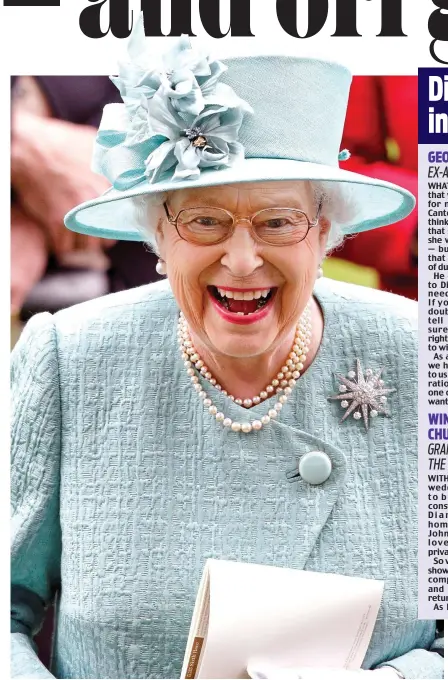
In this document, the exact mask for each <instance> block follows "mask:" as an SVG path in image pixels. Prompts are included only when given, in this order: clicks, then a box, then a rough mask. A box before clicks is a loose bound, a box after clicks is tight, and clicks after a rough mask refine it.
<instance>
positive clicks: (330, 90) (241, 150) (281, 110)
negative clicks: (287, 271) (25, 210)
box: [65, 14, 415, 240]
mask: <svg viewBox="0 0 448 680" xmlns="http://www.w3.org/2000/svg"><path fill="white" fill-rule="evenodd" d="M146 43H147V39H146V37H145V32H144V25H143V15H142V14H140V17H139V20H138V21H137V23H136V25H135V28H134V30H133V32H132V35H131V37H130V40H129V43H128V61H127V62H124V63H121V64H120V65H119V75H118V76H115V77H111V80H112V81H113V82H114V84H115V85H116V87H117V88H118V90H119V92H120V95H121V98H122V100H123V103H122V104H108V105H107V106H105V108H104V112H103V117H102V120H101V124H100V128H99V130H98V134H97V139H96V144H95V149H94V155H93V165H92V167H93V169H94V170H95V171H96V172H98V173H100V174H102V175H104V176H105V177H106V178H107V179H108V180H109V181H110V183H111V188H110V189H109V190H108V191H106V192H105V193H104V194H103V195H102V196H100V197H98V198H96V199H94V200H92V201H88V202H86V203H83V204H81V205H80V206H77V207H76V208H74V209H73V210H71V211H70V212H69V213H68V214H67V215H66V218H65V223H66V225H67V227H68V228H69V229H72V230H73V231H77V232H80V233H84V234H90V235H94V236H103V237H106V238H116V239H124V240H144V235H143V229H142V225H141V224H140V222H139V220H140V219H141V218H140V216H139V214H138V211H137V210H136V204H135V201H134V200H133V199H134V198H135V197H136V196H140V195H144V194H154V193H158V192H166V191H173V190H176V189H182V188H188V187H191V186H195V187H198V186H204V187H205V186H216V185H220V184H230V183H237V182H257V181H270V180H275V181H282V180H298V181H300V180H315V181H325V182H339V183H343V184H344V187H345V188H346V189H347V190H349V195H350V203H351V207H352V208H353V209H352V210H351V215H352V216H351V220H350V222H349V223H347V224H344V231H345V232H346V233H355V232H357V231H363V230H366V229H371V228H375V227H378V226H381V225H384V224H391V223H392V222H395V221H397V220H399V219H402V218H403V217H404V216H406V215H407V214H409V213H410V212H411V210H412V209H413V207H414V204H415V199H414V197H413V196H412V195H411V194H410V193H409V192H407V191H406V190H405V189H402V188H401V187H398V186H396V185H394V184H391V183H389V182H385V181H381V180H377V179H373V178H370V177H365V176H363V175H359V174H357V173H353V172H349V171H346V170H343V169H341V168H340V167H339V162H340V161H344V160H345V159H346V158H347V157H348V156H349V153H348V152H347V151H345V150H344V151H342V152H341V151H340V143H341V138H342V132H343V125H344V120H345V113H346V109H347V102H348V93H349V88H350V82H351V74H350V72H349V71H348V70H347V69H346V68H345V67H344V66H341V65H339V64H336V63H333V62H329V61H322V60H319V59H312V58H304V57H287V56H272V55H257V56H246V57H236V58H235V57H233V58H230V59H226V60H225V61H219V60H216V59H213V58H211V57H210V56H209V55H208V53H206V52H205V51H204V50H202V49H201V48H196V47H193V46H192V45H191V42H190V39H189V38H188V37H187V36H181V37H180V38H179V39H178V40H177V41H176V43H175V44H174V46H173V47H172V48H171V49H170V50H169V51H167V52H166V53H165V54H162V55H157V56H154V55H153V56H148V55H147V51H146Z"/></svg>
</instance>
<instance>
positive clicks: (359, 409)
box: [328, 359, 396, 430]
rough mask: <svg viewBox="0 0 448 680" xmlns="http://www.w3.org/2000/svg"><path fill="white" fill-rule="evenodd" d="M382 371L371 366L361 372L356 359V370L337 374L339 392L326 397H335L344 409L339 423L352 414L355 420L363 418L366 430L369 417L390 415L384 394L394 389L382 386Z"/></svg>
mask: <svg viewBox="0 0 448 680" xmlns="http://www.w3.org/2000/svg"><path fill="white" fill-rule="evenodd" d="M382 372H383V369H382V368H381V369H379V370H378V371H377V372H376V373H374V371H372V369H371V368H367V369H366V370H365V372H363V370H362V366H361V362H360V360H359V359H356V371H349V372H348V373H347V377H345V376H343V375H339V374H338V375H337V378H338V379H339V380H340V385H339V393H338V394H332V395H331V396H329V397H328V399H337V400H338V401H340V402H341V406H342V408H345V409H346V411H345V413H344V415H343V416H342V418H341V421H340V422H341V423H342V422H344V420H345V419H346V418H348V417H349V416H350V415H351V414H353V418H354V419H355V420H360V419H361V418H362V419H363V420H364V426H365V428H366V430H368V429H369V422H370V421H369V418H376V417H377V416H378V415H379V414H383V415H385V416H390V412H389V411H388V409H387V407H386V404H387V396H386V395H388V394H390V393H391V392H396V389H395V388H394V387H391V388H388V387H384V380H382V379H381V374H382Z"/></svg>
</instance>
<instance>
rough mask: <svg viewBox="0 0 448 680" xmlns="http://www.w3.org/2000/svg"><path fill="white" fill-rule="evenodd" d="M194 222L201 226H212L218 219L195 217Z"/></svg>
mask: <svg viewBox="0 0 448 680" xmlns="http://www.w3.org/2000/svg"><path fill="white" fill-rule="evenodd" d="M195 222H196V223H197V224H200V225H201V227H214V226H216V225H217V224H218V220H216V219H215V218H213V217H197V218H196V220H195Z"/></svg>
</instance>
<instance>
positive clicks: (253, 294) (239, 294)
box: [217, 288, 271, 300]
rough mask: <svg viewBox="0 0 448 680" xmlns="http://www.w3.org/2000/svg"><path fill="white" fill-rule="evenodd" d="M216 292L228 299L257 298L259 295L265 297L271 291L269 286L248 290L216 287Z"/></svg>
mask: <svg viewBox="0 0 448 680" xmlns="http://www.w3.org/2000/svg"><path fill="white" fill-rule="evenodd" d="M217 290H218V293H219V294H220V295H221V297H226V298H229V299H230V300H259V299H260V298H261V297H263V298H266V297H267V296H268V295H269V293H270V292H271V289H270V288H265V289H264V290H248V291H244V292H243V291H236V290H235V291H233V290H224V289H223V288H218V289H217Z"/></svg>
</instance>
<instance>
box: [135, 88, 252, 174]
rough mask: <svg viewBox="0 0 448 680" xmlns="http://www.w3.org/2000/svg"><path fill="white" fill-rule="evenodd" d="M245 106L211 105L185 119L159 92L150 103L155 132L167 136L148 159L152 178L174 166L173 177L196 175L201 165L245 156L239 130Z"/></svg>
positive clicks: (220, 163) (215, 164)
mask: <svg viewBox="0 0 448 680" xmlns="http://www.w3.org/2000/svg"><path fill="white" fill-rule="evenodd" d="M243 114H244V110H243V108H242V107H231V108H227V107H226V106H223V105H221V106H208V107H206V108H205V109H204V110H203V111H202V112H201V113H200V114H199V116H196V117H195V118H191V120H190V121H186V120H185V118H184V117H183V116H180V115H179V113H178V112H177V111H175V109H174V107H173V105H172V103H171V102H170V101H169V100H168V101H167V100H166V99H165V98H164V97H163V95H162V94H161V93H158V94H157V95H156V96H155V97H154V99H153V100H152V102H151V104H150V117H151V126H152V129H153V131H154V135H155V136H158V138H159V139H160V138H162V137H164V138H165V141H163V142H162V143H161V144H160V145H159V146H158V147H157V148H156V149H154V151H152V153H151V154H150V155H149V156H148V158H147V160H146V174H147V176H148V178H149V180H150V181H151V182H156V181H157V180H158V179H159V178H160V176H161V175H162V174H163V173H165V172H166V171H168V170H170V169H174V174H173V179H195V178H197V177H199V175H200V170H201V169H202V168H217V167H223V166H229V165H231V164H232V163H234V162H235V161H237V160H238V159H240V158H243V157H244V148H243V145H242V144H241V143H240V142H238V133H239V130H240V127H241V123H242V121H243Z"/></svg>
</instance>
